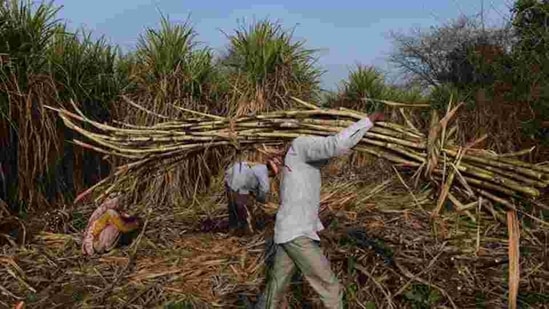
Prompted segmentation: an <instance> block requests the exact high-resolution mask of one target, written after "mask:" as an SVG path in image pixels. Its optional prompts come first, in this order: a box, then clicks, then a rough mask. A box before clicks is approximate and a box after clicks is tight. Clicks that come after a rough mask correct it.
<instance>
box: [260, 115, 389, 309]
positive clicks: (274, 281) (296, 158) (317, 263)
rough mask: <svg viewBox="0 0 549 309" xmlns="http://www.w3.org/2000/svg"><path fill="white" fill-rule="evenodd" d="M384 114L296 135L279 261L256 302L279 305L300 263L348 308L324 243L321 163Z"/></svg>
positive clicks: (330, 299) (281, 212) (323, 293)
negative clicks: (332, 130) (329, 131)
mask: <svg viewBox="0 0 549 309" xmlns="http://www.w3.org/2000/svg"><path fill="white" fill-rule="evenodd" d="M382 119H383V115H382V114H380V113H374V114H372V115H370V116H368V117H367V118H364V119H362V120H360V121H358V122H356V123H354V124H352V125H351V126H349V127H347V128H345V129H344V130H342V131H341V132H339V133H337V134H335V135H332V136H327V137H317V136H301V137H297V138H296V139H294V140H293V141H292V143H291V146H290V148H289V149H288V151H287V153H286V156H285V158H284V167H283V171H282V180H281V186H280V201H281V203H280V208H279V209H278V213H277V215H276V223H275V235H274V242H275V244H276V253H275V258H274V264H273V267H272V269H271V270H270V274H269V279H268V283H267V287H266V290H265V292H264V293H263V295H262V296H261V297H260V300H259V302H258V304H257V305H256V307H258V308H278V306H279V302H280V300H281V298H282V296H283V294H284V292H285V289H286V287H287V285H288V284H289V282H290V279H291V278H292V275H293V274H294V273H295V271H296V270H297V269H299V270H300V271H301V272H302V274H303V275H304V277H305V278H306V279H307V281H308V282H309V284H310V285H311V286H312V287H313V289H314V290H315V291H316V292H317V293H318V294H319V295H320V299H321V300H322V302H323V304H324V306H326V307H327V308H343V301H342V296H343V294H342V291H341V287H340V284H339V282H338V279H337V277H336V276H335V274H334V273H333V272H332V270H331V269H330V264H329V262H328V260H327V259H326V257H325V256H324V254H323V252H322V250H321V248H320V238H319V237H318V234H317V233H318V232H320V231H322V230H323V229H324V227H323V225H322V223H321V222H320V219H319V217H318V210H319V206H320V186H321V177H320V169H321V167H323V166H325V165H326V164H327V163H328V160H329V159H331V158H334V157H338V156H342V155H344V154H346V153H348V152H349V151H350V150H351V149H352V148H353V147H354V146H355V145H356V144H358V143H359V141H360V140H361V139H362V137H363V136H364V134H366V132H367V131H368V130H369V129H370V128H371V127H372V126H373V122H376V121H380V120H382Z"/></svg>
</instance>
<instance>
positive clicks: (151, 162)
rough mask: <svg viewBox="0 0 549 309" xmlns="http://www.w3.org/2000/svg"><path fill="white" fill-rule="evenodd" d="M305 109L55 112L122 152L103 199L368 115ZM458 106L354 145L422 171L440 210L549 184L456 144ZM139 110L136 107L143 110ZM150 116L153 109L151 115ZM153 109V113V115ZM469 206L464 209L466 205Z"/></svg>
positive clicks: (516, 195)
mask: <svg viewBox="0 0 549 309" xmlns="http://www.w3.org/2000/svg"><path fill="white" fill-rule="evenodd" d="M296 100H297V101H298V102H300V103H302V104H303V105H304V106H306V107H308V110H293V111H278V112H271V113H266V114H260V115H250V116H246V117H240V118H235V119H232V118H223V117H220V116H214V115H209V114H204V113H198V112H194V111H188V112H191V113H194V114H199V115H200V117H198V118H187V119H180V120H174V121H169V122H163V123H160V124H158V125H155V126H151V127H142V126H135V125H130V124H120V125H119V126H116V127H115V126H111V125H107V124H101V123H97V122H94V121H92V120H91V119H89V118H87V117H86V116H85V115H84V114H83V113H81V112H80V111H79V110H78V109H77V107H76V105H75V104H73V106H74V108H75V109H76V112H77V114H74V113H71V112H69V111H67V110H57V109H56V111H57V112H58V114H59V116H60V117H61V118H62V119H63V121H64V123H65V125H66V126H67V127H69V128H71V129H72V130H74V131H76V132H78V133H80V134H81V135H82V136H84V137H86V138H87V139H88V140H89V141H90V142H91V143H90V142H84V141H81V140H75V141H74V142H75V143H77V144H79V145H81V146H83V147H86V148H89V149H92V150H95V151H99V152H102V153H105V154H108V155H113V156H118V157H123V158H126V159H129V160H130V163H129V164H127V165H124V166H120V167H118V169H117V170H116V172H115V173H114V174H113V175H112V176H111V177H109V178H107V179H105V180H103V181H102V182H100V183H98V184H97V185H96V186H94V187H93V188H91V189H90V190H99V189H101V190H102V191H103V192H104V194H103V195H100V196H99V197H98V199H100V198H102V197H104V196H105V194H107V193H109V192H110V191H112V190H114V189H116V188H119V187H124V185H125V184H127V183H128V182H129V181H132V180H135V179H139V178H142V177H147V176H148V175H150V173H157V172H159V171H165V170H166V169H169V168H170V167H172V166H174V165H176V164H177V163H178V162H179V161H181V160H182V159H184V158H186V157H189V156H190V155H192V154H193V153H194V154H196V153H200V152H204V151H208V150H209V149H212V148H219V147H231V146H233V147H236V148H237V149H244V148H250V147H253V146H257V145H261V144H270V143H279V142H280V141H281V140H291V139H293V138H295V137H298V136H300V135H316V136H327V135H332V134H335V133H337V132H339V131H341V130H342V129H343V128H345V127H346V126H348V125H350V124H352V123H353V122H355V121H357V120H359V119H362V118H364V117H365V116H366V115H364V114H362V113H359V112H357V111H353V110H347V109H341V110H330V109H320V108H318V107H316V106H314V105H311V104H309V103H306V102H303V101H301V100H298V99H296ZM460 106H461V104H460V105H458V106H456V107H455V108H454V109H452V110H448V112H447V114H446V115H445V116H444V118H442V119H441V120H440V121H438V118H437V117H436V114H434V116H433V117H432V121H431V122H432V124H431V128H430V130H429V132H428V133H423V132H421V131H420V130H418V129H417V128H416V127H414V125H413V124H412V123H411V122H410V121H409V120H408V119H406V125H399V124H396V123H389V122H379V123H376V125H375V126H374V127H373V128H372V129H371V130H370V131H368V132H367V133H366V136H365V138H363V139H362V140H361V142H360V143H359V145H358V146H357V147H356V148H355V149H356V150H358V151H360V152H365V153H368V154H372V155H375V156H378V157H382V158H384V159H386V160H388V161H389V162H392V163H394V164H396V165H397V166H399V167H402V168H407V169H410V168H415V169H416V176H417V177H418V178H419V176H422V175H423V176H425V177H426V178H428V179H429V180H430V181H432V182H434V183H436V184H437V185H438V187H439V188H440V194H439V199H438V203H437V207H436V208H435V210H434V213H435V214H438V213H439V212H440V210H441V209H442V206H443V204H444V202H445V201H446V199H448V198H449V199H450V200H451V201H452V202H453V203H454V204H456V205H457V208H458V210H463V211H468V208H470V203H474V202H476V201H478V198H479V197H483V198H485V199H488V200H490V201H492V202H495V203H498V204H502V205H504V206H506V207H507V208H509V209H515V208H516V207H515V201H516V200H533V199H535V198H537V197H539V196H540V195H541V192H540V190H542V189H544V188H546V187H547V185H548V184H549V167H548V166H542V165H536V164H530V163H526V162H523V161H520V160H516V159H512V158H510V157H508V156H501V155H496V154H492V153H490V152H488V151H485V150H479V149H474V148H472V147H473V146H474V144H475V142H478V141H475V142H473V143H471V144H469V145H467V146H463V147H462V146H459V145H455V144H454V142H453V138H454V137H455V134H456V132H457V130H458V127H457V126H451V127H450V126H449V123H450V120H451V119H452V117H453V116H454V114H455V113H456V111H457V110H458V108H459V107H460ZM141 109H142V107H141ZM149 113H152V112H149ZM152 114H154V113H152ZM468 205H469V206H468Z"/></svg>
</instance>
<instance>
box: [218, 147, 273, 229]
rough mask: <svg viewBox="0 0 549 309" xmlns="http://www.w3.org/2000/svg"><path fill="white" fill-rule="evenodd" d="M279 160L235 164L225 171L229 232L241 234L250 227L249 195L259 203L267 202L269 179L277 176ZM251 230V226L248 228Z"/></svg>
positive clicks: (271, 159)
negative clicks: (264, 162) (253, 163)
mask: <svg viewBox="0 0 549 309" xmlns="http://www.w3.org/2000/svg"><path fill="white" fill-rule="evenodd" d="M279 165H280V159H278V158H276V157H272V158H270V159H268V160H267V163H266V164H255V165H252V164H250V163H248V162H244V161H242V162H237V163H235V164H233V165H232V166H230V167H229V168H228V169H227V170H226V171H225V190H226V193H227V200H228V208H229V230H230V231H231V232H236V234H242V233H244V232H245V230H246V226H247V225H251V222H249V220H250V219H251V218H250V217H249V215H248V208H247V204H248V202H249V196H250V194H253V195H254V196H255V199H256V200H257V201H258V202H260V203H265V202H266V201H267V193H269V189H270V182H269V177H273V176H276V175H277V174H278V169H279V168H278V167H279ZM250 228H251V226H250Z"/></svg>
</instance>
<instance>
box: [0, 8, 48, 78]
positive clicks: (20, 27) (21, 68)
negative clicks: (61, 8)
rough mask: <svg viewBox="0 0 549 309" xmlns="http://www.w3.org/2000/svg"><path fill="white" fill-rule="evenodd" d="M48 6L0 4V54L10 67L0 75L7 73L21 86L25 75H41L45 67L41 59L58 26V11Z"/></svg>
mask: <svg viewBox="0 0 549 309" xmlns="http://www.w3.org/2000/svg"><path fill="white" fill-rule="evenodd" d="M51 3H52V2H51ZM51 3H49V4H46V3H40V4H39V5H38V6H37V7H35V8H33V4H32V2H31V1H30V0H26V1H23V0H9V1H3V2H2V3H0V54H3V55H6V56H7V60H8V63H9V64H10V65H9V66H3V67H2V71H3V72H4V73H5V70H6V69H10V71H11V72H12V73H14V74H15V75H16V76H17V77H18V79H19V82H20V85H21V86H23V85H26V83H27V80H26V77H27V76H28V74H29V73H32V72H41V71H42V69H43V68H44V66H45V64H46V58H45V57H44V56H43V55H44V53H45V51H46V49H47V48H48V45H49V43H50V41H51V38H52V37H53V35H54V34H55V29H56V27H57V22H58V21H57V20H56V19H55V15H56V14H57V11H58V9H56V8H55V7H53V5H52V4H51ZM2 77H4V78H5V74H2ZM4 78H3V79H2V81H3V82H5V79H4Z"/></svg>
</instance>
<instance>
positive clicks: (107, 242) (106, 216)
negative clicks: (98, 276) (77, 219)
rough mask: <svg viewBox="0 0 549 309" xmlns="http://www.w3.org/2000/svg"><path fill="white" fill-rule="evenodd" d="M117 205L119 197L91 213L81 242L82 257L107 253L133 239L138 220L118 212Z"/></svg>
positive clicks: (111, 199)
mask: <svg viewBox="0 0 549 309" xmlns="http://www.w3.org/2000/svg"><path fill="white" fill-rule="evenodd" d="M119 203H120V197H110V198H109V199H107V200H106V201H105V202H104V203H103V204H101V206H99V207H98V208H97V209H96V210H95V211H94V212H93V214H92V215H91V217H90V219H89V221H88V226H87V227H86V231H85V232H84V237H83V241H82V253H83V254H84V255H93V254H94V253H97V254H102V253H106V252H109V251H110V250H112V249H114V248H115V247H117V246H118V245H127V244H129V243H130V242H131V241H132V239H133V238H134V237H135V235H136V233H137V230H138V228H139V226H140V220H139V218H138V217H135V216H129V215H127V214H125V213H122V212H121V211H119V209H118V207H119Z"/></svg>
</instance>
